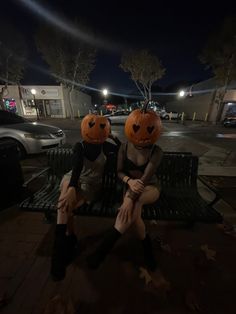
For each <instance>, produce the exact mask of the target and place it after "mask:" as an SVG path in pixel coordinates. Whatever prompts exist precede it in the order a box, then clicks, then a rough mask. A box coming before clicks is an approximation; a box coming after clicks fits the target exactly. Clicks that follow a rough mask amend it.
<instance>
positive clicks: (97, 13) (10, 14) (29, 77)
mask: <svg viewBox="0 0 236 314" xmlns="http://www.w3.org/2000/svg"><path fill="white" fill-rule="evenodd" d="M23 2H24V3H26V2H27V1H26V0H24V1H22V0H15V1H14V0H11V1H9V0H8V1H4V2H3V3H1V11H0V18H1V21H2V22H3V21H4V20H8V22H11V23H13V24H15V25H16V26H17V28H18V29H20V30H21V31H22V32H23V33H24V35H25V37H26V39H27V44H28V46H29V50H30V56H29V60H30V62H32V63H34V64H36V65H37V66H39V67H41V68H47V66H46V65H45V63H44V62H43V61H42V60H41V58H40V55H39V54H38V53H37V50H36V47H35V45H34V39H33V34H34V31H35V30H36V29H37V27H38V25H39V23H45V21H44V20H43V18H42V17H39V16H38V15H36V14H35V13H34V12H32V11H31V10H30V9H29V8H27V6H26V5H25V4H23ZM28 2H31V1H30V0H28ZM38 3H39V4H40V5H42V6H44V7H45V8H47V10H48V9H49V10H50V11H51V12H53V15H54V16H55V17H56V16H57V15H58V14H60V13H62V12H63V14H64V15H65V16H66V18H67V19H68V20H69V21H73V19H74V18H77V19H78V21H80V20H82V21H83V23H86V24H87V25H88V26H89V27H90V28H91V29H92V31H93V32H94V33H95V34H96V36H97V37H98V38H99V39H100V38H102V39H103V40H104V41H105V42H106V45H107V46H108V48H109V46H110V47H111V48H112V50H109V49H106V48H105V49H102V48H101V47H99V50H98V57H97V63H96V68H95V70H94V71H93V73H92V75H91V81H90V83H89V85H91V86H94V87H97V88H103V87H104V86H106V87H108V88H109V89H110V90H112V91H114V92H122V93H128V92H131V91H132V90H135V86H134V85H133V83H132V82H131V80H130V79H129V77H128V74H127V73H124V72H123V71H122V69H120V68H119V63H120V57H121V52H122V51H123V50H124V49H126V48H147V49H149V50H150V51H151V52H153V53H155V54H156V55H157V56H158V57H159V58H160V60H161V61H162V64H163V66H164V67H165V68H166V75H165V76H164V77H163V78H162V79H161V80H160V81H159V82H158V84H159V85H160V86H162V87H167V86H169V85H171V84H174V83H177V82H179V81H190V82H192V81H199V80H203V79H207V78H209V77H210V76H211V73H210V72H209V71H206V70H205V69H204V65H202V64H201V63H200V61H199V60H198V56H199V54H200V52H201V50H202V48H203V47H204V45H205V43H206V41H207V38H208V36H209V35H210V34H211V33H212V32H213V31H214V30H216V29H217V28H219V27H220V25H221V23H222V22H223V20H224V18H225V17H226V16H232V15H234V14H235V9H234V8H235V5H233V1H223V2H222V3H221V4H217V3H216V1H214V2H212V4H211V5H210V4H209V3H207V1H188V2H180V1H173V3H172V2H170V1H141V2H140V3H138V1H136V2H132V1H126V2H123V1H115V0H113V1H112V0H111V1H98V0H97V1H88V0H87V1H86V0H84V1H78V0H77V1H76V0H51V1H42V0H41V1H38ZM2 22H1V25H2ZM59 31H62V30H59ZM117 46H118V48H117ZM114 47H115V48H114ZM52 82H53V81H52V79H50V78H49V77H48V76H45V75H43V74H42V73H40V72H38V71H36V70H34V69H32V68H28V69H27V71H26V73H25V78H24V83H26V84H37V83H41V84H50V83H52Z"/></svg>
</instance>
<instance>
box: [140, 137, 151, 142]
mask: <svg viewBox="0 0 236 314" xmlns="http://www.w3.org/2000/svg"><path fill="white" fill-rule="evenodd" d="M139 142H143V143H147V142H150V138H141V139H140V140H139Z"/></svg>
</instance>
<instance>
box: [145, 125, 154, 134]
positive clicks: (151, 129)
mask: <svg viewBox="0 0 236 314" xmlns="http://www.w3.org/2000/svg"><path fill="white" fill-rule="evenodd" d="M153 130H154V126H148V127H147V131H148V133H149V134H151V133H152V131H153Z"/></svg>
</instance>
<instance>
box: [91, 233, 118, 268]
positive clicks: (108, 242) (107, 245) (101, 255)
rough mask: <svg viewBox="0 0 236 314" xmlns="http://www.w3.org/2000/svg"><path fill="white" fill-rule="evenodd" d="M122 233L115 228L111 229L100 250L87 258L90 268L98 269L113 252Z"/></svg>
mask: <svg viewBox="0 0 236 314" xmlns="http://www.w3.org/2000/svg"><path fill="white" fill-rule="evenodd" d="M120 236H121V233H120V232H119V231H118V230H116V229H115V228H114V227H113V228H112V229H110V230H109V231H108V232H107V233H106V235H105V237H104V239H103V241H102V243H101V244H100V246H99V247H98V249H97V250H96V251H95V252H94V253H93V254H92V255H90V256H88V258H87V263H88V266H89V267H90V268H93V269H96V268H98V267H99V265H100V264H101V263H102V262H103V261H104V259H105V258H106V256H107V254H108V253H109V252H110V251H111V250H112V248H113V246H114V245H115V243H116V241H117V240H118V239H119V238H120Z"/></svg>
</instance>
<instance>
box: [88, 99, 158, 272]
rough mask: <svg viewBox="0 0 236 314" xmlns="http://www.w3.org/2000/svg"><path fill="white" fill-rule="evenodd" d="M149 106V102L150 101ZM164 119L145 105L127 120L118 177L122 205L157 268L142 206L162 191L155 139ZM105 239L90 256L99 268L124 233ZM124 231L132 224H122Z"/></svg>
mask: <svg viewBox="0 0 236 314" xmlns="http://www.w3.org/2000/svg"><path fill="white" fill-rule="evenodd" d="M146 106H147V103H146ZM161 127H162V126H161V120H160V118H159V116H158V115H157V114H156V113H155V112H154V111H152V110H147V109H146V108H145V107H144V108H143V109H142V110H140V109H137V110H134V111H133V112H132V113H131V114H130V115H129V117H128V118H127V120H126V124H125V134H126V137H127V138H128V142H127V143H124V144H122V145H121V147H120V149H119V154H118V165H117V172H118V177H119V178H120V180H122V181H123V183H124V187H125V188H124V196H123V203H122V205H121V206H120V208H119V212H122V214H123V216H124V221H131V225H132V226H133V228H134V230H135V231H136V234H137V236H138V238H139V239H140V240H142V244H143V249H144V257H145V262H146V266H147V267H148V269H149V270H150V271H155V269H156V267H157V263H156V261H155V258H154V254H153V252H152V245H151V239H150V237H149V236H148V234H147V233H146V228H145V224H144V222H143V220H142V217H141V214H142V208H143V205H145V204H151V203H154V202H155V201H156V200H157V199H158V198H159V195H160V186H159V184H158V180H157V177H156V171H157V168H158V166H159V165H160V163H161V160H162V156H163V152H162V150H161V148H160V147H159V146H157V145H156V144H155V143H156V141H157V139H158V138H159V136H160V133H161ZM116 225H117V221H116V223H115V226H114V232H113V233H115V234H116V236H113V237H111V238H110V239H108V238H107V239H105V240H104V242H103V243H102V245H101V246H100V248H98V250H97V251H96V252H95V253H94V254H93V255H92V256H91V257H90V259H89V265H90V266H91V268H97V267H98V266H99V265H100V263H101V262H102V261H103V260H104V259H105V257H106V255H107V254H108V253H109V251H110V250H111V249H112V247H113V245H114V244H115V242H116V241H117V240H118V238H119V237H120V235H121V234H117V232H115V229H116ZM119 228H120V230H122V232H121V233H124V232H126V231H127V229H128V228H129V226H128V225H127V224H126V225H121V226H119Z"/></svg>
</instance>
